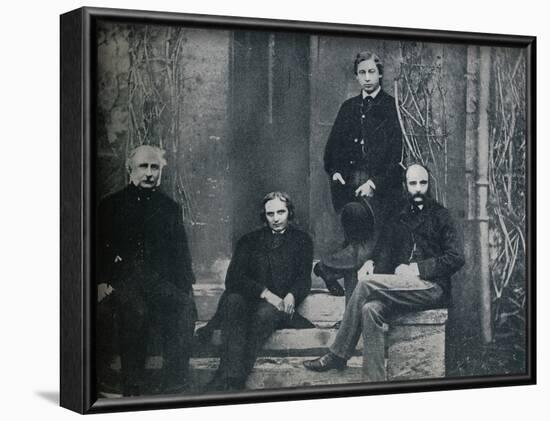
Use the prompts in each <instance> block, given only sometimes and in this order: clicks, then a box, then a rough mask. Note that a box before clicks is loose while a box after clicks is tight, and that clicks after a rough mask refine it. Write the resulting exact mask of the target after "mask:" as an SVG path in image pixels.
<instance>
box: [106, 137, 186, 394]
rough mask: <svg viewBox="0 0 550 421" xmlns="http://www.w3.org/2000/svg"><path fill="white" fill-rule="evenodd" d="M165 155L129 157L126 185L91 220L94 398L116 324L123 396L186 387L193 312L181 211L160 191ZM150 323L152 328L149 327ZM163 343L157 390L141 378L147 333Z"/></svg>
mask: <svg viewBox="0 0 550 421" xmlns="http://www.w3.org/2000/svg"><path fill="white" fill-rule="evenodd" d="M165 164H166V161H165V159H164V151H162V150H161V149H160V148H158V147H156V146H150V145H142V146H138V147H137V148H135V149H134V150H133V151H132V152H131V153H130V156H129V157H128V160H127V170H128V172H129V176H130V182H129V184H128V185H127V186H125V187H124V188H122V189H121V190H119V191H118V192H116V193H113V194H111V195H109V196H107V197H106V198H104V199H103V200H102V201H101V203H100V205H99V209H98V219H97V225H98V230H97V258H98V263H97V266H96V269H97V283H98V304H97V308H96V310H97V312H96V313H97V328H96V332H97V348H96V350H97V365H98V383H99V385H98V386H99V387H98V389H99V390H100V392H101V388H102V387H101V386H102V385H101V381H102V378H101V377H102V376H101V374H102V367H103V368H104V366H105V363H106V360H108V358H109V357H110V355H106V352H105V350H106V347H105V346H104V345H105V343H106V342H112V341H113V338H112V337H111V336H109V335H108V333H107V332H109V331H113V326H112V324H113V321H114V320H115V319H116V326H117V328H118V329H116V331H117V333H118V335H117V341H115V342H118V348H119V349H118V351H119V353H120V362H121V373H120V375H121V387H122V394H123V395H124V396H136V395H143V394H149V393H180V392H183V391H185V390H186V389H187V387H188V385H189V377H188V367H189V357H190V354H191V344H192V339H193V331H194V328H195V320H196V309H195V302H194V300H193V291H192V284H193V283H194V281H195V276H194V275H193V269H192V266H191V254H190V252H189V246H188V243H187V236H186V234H185V228H184V226H183V218H182V212H181V207H180V206H179V205H178V204H177V203H176V202H175V201H174V200H172V199H171V198H169V197H168V196H167V195H165V194H164V193H162V192H161V191H160V189H159V186H160V179H161V178H160V175H161V172H162V169H163V167H164V165H165ZM152 320H154V321H155V322H154V323H151V321H152ZM152 331H155V332H159V333H160V339H161V342H162V346H163V349H162V357H163V362H162V375H161V378H162V380H161V382H162V384H159V385H152V384H150V380H147V378H146V370H145V360H146V357H147V344H148V338H149V337H150V336H151V332H152Z"/></svg>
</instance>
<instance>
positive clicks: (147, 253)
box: [96, 184, 195, 292]
mask: <svg viewBox="0 0 550 421" xmlns="http://www.w3.org/2000/svg"><path fill="white" fill-rule="evenodd" d="M97 226H98V229H97V231H96V232H97V236H98V238H97V242H96V244H97V262H98V264H97V276H96V279H97V282H98V283H99V282H108V283H110V284H111V285H113V287H114V288H115V289H117V288H124V287H128V286H132V285H136V284H137V283H140V284H141V286H142V287H144V288H149V287H151V288H152V289H154V290H159V289H160V290H162V291H168V290H173V289H174V288H176V290H174V291H175V292H177V291H181V292H189V291H190V290H191V284H192V283H193V282H194V281H195V278H194V275H193V270H192V267H191V255H190V252H189V248H188V244H187V237H186V235H185V229H184V226H183V219H182V214H181V208H180V206H178V204H177V203H176V202H174V201H173V200H172V199H170V198H169V197H168V196H166V195H165V194H163V193H161V192H160V191H156V190H153V191H147V190H145V189H140V188H138V187H136V186H134V185H133V184H130V185H128V186H127V187H126V188H124V189H122V190H120V191H118V192H116V193H114V194H112V195H110V196H107V197H106V198H105V199H103V200H102V201H101V203H100V205H99V210H98V219H97Z"/></svg>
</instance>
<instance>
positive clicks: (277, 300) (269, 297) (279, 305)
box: [262, 289, 283, 311]
mask: <svg viewBox="0 0 550 421" xmlns="http://www.w3.org/2000/svg"><path fill="white" fill-rule="evenodd" d="M262 295H263V299H264V300H266V301H267V302H268V303H269V304H271V305H272V306H273V307H275V308H276V309H277V310H279V311H283V300H282V299H281V297H279V296H278V295H275V294H273V293H272V292H271V291H270V290H268V289H266V290H265V291H264V293H263V294H262Z"/></svg>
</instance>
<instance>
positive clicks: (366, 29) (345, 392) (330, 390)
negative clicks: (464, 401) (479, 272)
mask: <svg viewBox="0 0 550 421" xmlns="http://www.w3.org/2000/svg"><path fill="white" fill-rule="evenodd" d="M98 20H103V21H116V22H134V23H142V24H170V25H190V26H193V27H200V28H210V29H226V30H231V29H234V30H237V29H241V30H242V29H249V30H265V31H275V32H279V31H291V32H295V33H314V34H331V35H343V36H349V35H354V36H358V37H361V36H368V37H375V38H383V39H388V40H417V41H422V42H437V43H454V44H468V45H479V46H491V47H515V48H523V49H524V50H525V57H526V69H527V74H526V82H527V99H526V104H525V106H526V136H527V139H526V144H527V153H526V170H527V174H526V177H527V191H526V192H525V193H526V195H525V198H526V203H527V208H526V227H525V228H526V229H525V231H526V235H527V250H528V253H527V256H526V290H527V296H526V300H527V311H526V329H527V331H526V339H527V347H526V349H527V353H526V372H525V374H522V375H502V376H490V377H466V378H444V379H437V380H422V381H405V382H391V383H384V384H375V385H367V384H360V385H340V386H326V387H304V388H301V389H299V390H296V389H294V390H291V391H289V390H284V389H281V390H268V391H247V392H246V393H245V392H243V393H238V394H231V395H224V394H219V395H215V394H208V395H201V396H179V397H174V396H142V397H139V398H121V399H114V400H109V399H99V400H98V399H96V397H95V396H96V393H95V384H94V370H95V364H94V347H93V344H94V341H93V320H94V302H95V301H94V300H95V291H94V290H93V285H95V284H94V282H93V281H92V279H93V277H92V275H93V265H92V262H93V260H92V259H93V243H92V240H93V228H94V224H93V218H94V203H95V200H94V185H93V184H94V183H93V175H94V168H95V167H94V166H95V161H94V154H93V141H94V124H95V119H96V115H95V111H94V110H95V106H96V104H95V99H94V89H95V84H94V80H95V74H94V70H95V66H96V64H97V63H96V59H95V56H94V54H93V52H94V45H93V43H94V31H95V28H96V24H97V22H98ZM60 21H61V39H60V42H61V57H60V60H61V62H60V65H61V75H60V78H61V94H60V98H61V108H60V114H61V148H60V150H61V261H60V265H61V288H60V293H61V314H60V317H61V338H60V349H61V355H60V397H61V401H60V404H61V406H63V407H65V408H68V409H70V410H73V411H76V412H78V413H81V414H89V413H99V412H110V411H127V410H145V409H160V408H179V407H191V406H206V405H218V404H237V403H252V402H269V401H284V400H301V399H320V398H330V397H343V396H360V395H376V394H387V393H410V392H423V391H435V390H452V389H458V388H462V389H466V388H484V387H495V386H513V385H528V384H535V383H536V317H535V315H536V283H535V279H536V262H535V255H536V249H535V247H536V213H535V212H536V211H535V209H536V202H535V200H536V198H535V191H536V179H535V174H536V167H535V165H536V163H535V153H536V38H535V37H532V36H515V35H500V34H484V33H466V32H452V31H434V30H421V29H405V28H389V27H376V26H358V25H339V24H327V23H316V22H299V21H280V20H269V19H251V18H236V17H224V16H209V15H193V14H181V13H167V12H148V11H135V10H118V9H104V8H87V7H85V8H80V9H77V10H74V11H71V12H68V13H66V14H63V15H62V16H61V19H60Z"/></svg>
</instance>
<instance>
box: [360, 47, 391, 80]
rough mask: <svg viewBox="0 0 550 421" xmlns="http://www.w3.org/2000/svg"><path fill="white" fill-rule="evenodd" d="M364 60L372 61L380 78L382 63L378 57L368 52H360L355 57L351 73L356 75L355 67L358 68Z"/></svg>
mask: <svg viewBox="0 0 550 421" xmlns="http://www.w3.org/2000/svg"><path fill="white" fill-rule="evenodd" d="M365 60H374V63H375V64H376V67H377V68H378V73H380V76H382V75H383V74H384V63H382V60H381V59H380V57H378V56H377V55H376V54H374V53H371V52H370V51H361V52H360V53H358V54H357V56H355V61H354V62H353V73H355V74H357V67H359V63H361V62H362V61H365Z"/></svg>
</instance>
